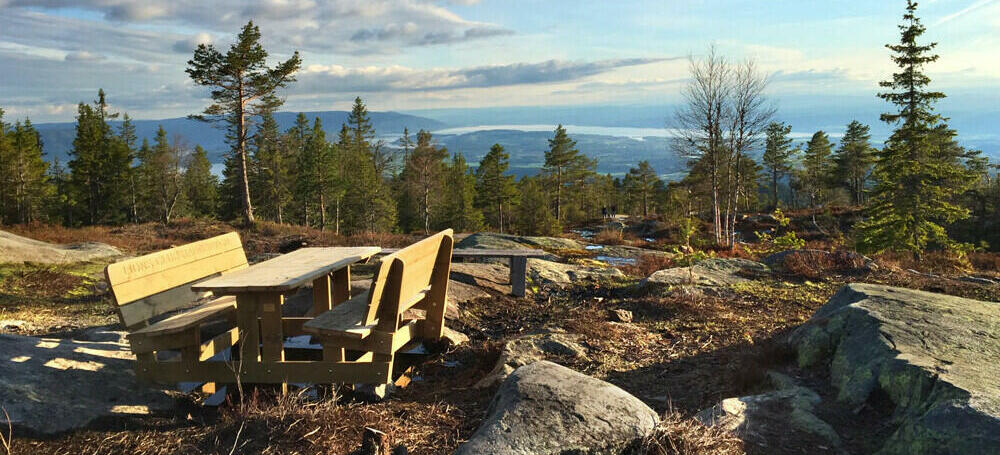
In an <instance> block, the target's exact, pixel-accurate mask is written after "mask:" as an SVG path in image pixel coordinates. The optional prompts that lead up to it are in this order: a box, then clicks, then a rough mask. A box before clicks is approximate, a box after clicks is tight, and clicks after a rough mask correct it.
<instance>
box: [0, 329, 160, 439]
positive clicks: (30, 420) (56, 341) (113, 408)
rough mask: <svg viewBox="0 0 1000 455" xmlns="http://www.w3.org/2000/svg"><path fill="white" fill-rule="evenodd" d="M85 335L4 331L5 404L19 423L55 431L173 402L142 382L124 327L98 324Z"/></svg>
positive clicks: (0, 346)
mask: <svg viewBox="0 0 1000 455" xmlns="http://www.w3.org/2000/svg"><path fill="white" fill-rule="evenodd" d="M81 338H85V339H77V340H73V339H63V338H36V337H26V336H18V335H2V334H0V352H2V353H3V355H2V357H0V406H2V407H3V408H4V409H6V410H7V413H9V414H10V420H11V421H12V423H13V424H14V425H15V426H17V427H20V428H26V429H28V430H31V431H33V432H35V433H40V434H51V433H57V432H60V431H66V430H70V429H74V428H80V427H83V426H85V425H87V424H89V423H90V422H91V421H93V420H94V419H97V418H99V417H106V416H121V415H127V414H149V413H151V412H154V411H158V410H165V409H169V408H170V407H171V406H172V405H173V400H171V399H170V398H169V397H168V396H167V395H166V394H165V393H163V392H162V391H159V390H155V389H151V388H149V387H146V386H144V385H142V384H140V383H138V382H137V380H136V377H135V374H134V372H133V363H134V362H133V359H134V357H133V355H132V352H131V351H130V350H129V345H128V341H126V340H125V338H124V333H123V332H112V331H105V330H101V329H97V330H91V331H89V332H87V333H86V334H84V336H83V337H81ZM3 426H6V424H4V425H3Z"/></svg>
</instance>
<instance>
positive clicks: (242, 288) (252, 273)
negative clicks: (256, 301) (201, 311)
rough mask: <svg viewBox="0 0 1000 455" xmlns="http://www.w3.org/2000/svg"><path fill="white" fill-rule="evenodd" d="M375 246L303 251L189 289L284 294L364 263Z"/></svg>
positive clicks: (376, 249)
mask: <svg viewBox="0 0 1000 455" xmlns="http://www.w3.org/2000/svg"><path fill="white" fill-rule="evenodd" d="M378 251H379V248H378V247H335V248H302V249H299V250H296V251H293V252H291V253H288V254H285V255H282V256H278V257H276V258H274V259H270V260H267V261H264V262H261V263H258V264H254V265H253V266H250V267H248V268H247V269H245V270H240V271H237V272H233V273H229V274H226V275H223V276H220V277H217V278H212V279H210V280H206V281H203V282H201V283H198V284H196V285H194V286H192V289H194V290H196V291H212V292H214V293H215V294H217V295H218V294H234V293H245V292H287V291H291V290H293V289H296V288H299V287H301V286H303V285H304V284H306V283H308V282H309V281H311V280H314V279H316V278H318V277H320V276H323V275H327V274H329V273H330V272H332V271H334V270H337V269H339V268H342V267H345V266H348V265H351V264H353V263H355V262H359V261H364V260H366V259H367V258H369V257H371V256H373V255H375V254H376V253H378Z"/></svg>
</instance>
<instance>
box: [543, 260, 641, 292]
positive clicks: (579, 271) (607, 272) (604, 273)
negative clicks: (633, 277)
mask: <svg viewBox="0 0 1000 455" xmlns="http://www.w3.org/2000/svg"><path fill="white" fill-rule="evenodd" d="M528 277H529V278H531V281H532V282H533V283H536V284H554V285H557V286H563V285H567V284H571V283H576V282H579V281H581V280H591V281H601V280H614V279H622V278H624V277H625V274H624V273H622V271H621V270H618V269H616V268H614V267H605V266H591V265H578V264H563V263H561V262H552V261H546V260H544V259H528Z"/></svg>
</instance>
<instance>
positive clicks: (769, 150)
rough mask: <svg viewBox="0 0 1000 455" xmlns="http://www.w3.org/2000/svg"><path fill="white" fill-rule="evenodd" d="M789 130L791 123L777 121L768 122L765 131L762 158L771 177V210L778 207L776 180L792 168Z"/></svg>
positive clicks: (790, 130)
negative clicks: (765, 137)
mask: <svg viewBox="0 0 1000 455" xmlns="http://www.w3.org/2000/svg"><path fill="white" fill-rule="evenodd" d="M791 132H792V127H791V125H785V124H784V123H777V122H774V123H771V124H769V125H768V126H767V130H766V131H765V134H766V135H767V140H766V145H765V146H764V155H763V157H762V160H763V162H764V167H766V168H767V173H768V175H769V176H770V177H771V178H770V183H771V209H772V210H773V209H775V208H777V207H778V181H779V180H781V177H783V176H785V175H786V174H788V172H789V171H791V170H792V164H791V155H792V153H793V152H792V139H791V138H790V137H788V135H789V134H790V133H791Z"/></svg>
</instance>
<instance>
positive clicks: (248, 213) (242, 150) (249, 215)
mask: <svg viewBox="0 0 1000 455" xmlns="http://www.w3.org/2000/svg"><path fill="white" fill-rule="evenodd" d="M239 97H240V107H239V112H237V113H236V119H237V122H236V153H237V154H238V155H239V165H240V193H242V194H240V196H241V198H242V199H243V222H244V224H246V225H248V226H249V225H251V224H253V222H254V218H253V203H251V202H250V179H249V178H248V177H247V144H246V142H247V138H246V134H247V131H246V127H247V119H246V111H245V110H244V103H246V100H245V96H244V94H243V87H242V86H240V89H239Z"/></svg>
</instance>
